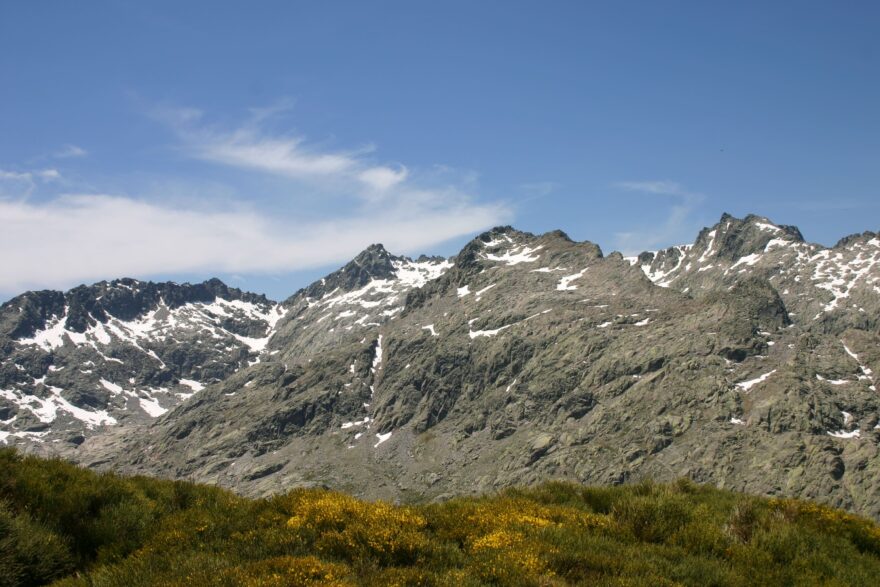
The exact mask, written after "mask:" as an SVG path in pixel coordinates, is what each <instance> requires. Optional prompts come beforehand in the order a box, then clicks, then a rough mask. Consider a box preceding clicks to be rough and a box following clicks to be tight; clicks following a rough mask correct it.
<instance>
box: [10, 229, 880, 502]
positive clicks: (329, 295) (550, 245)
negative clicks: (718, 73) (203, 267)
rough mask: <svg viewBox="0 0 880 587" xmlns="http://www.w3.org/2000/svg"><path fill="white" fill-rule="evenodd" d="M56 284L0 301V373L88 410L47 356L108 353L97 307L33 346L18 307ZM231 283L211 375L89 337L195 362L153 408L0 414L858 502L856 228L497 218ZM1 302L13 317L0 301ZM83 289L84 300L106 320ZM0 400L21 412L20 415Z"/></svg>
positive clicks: (268, 475) (15, 387)
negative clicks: (462, 237) (194, 385)
mask: <svg viewBox="0 0 880 587" xmlns="http://www.w3.org/2000/svg"><path fill="white" fill-rule="evenodd" d="M95 287H97V286H95ZM156 287H158V288H159V289H161V286H156ZM230 291H232V290H230ZM37 295H39V296H40V299H41V300H42V298H45V300H44V301H41V302H40V304H36V303H35V302H33V303H32V306H33V307H29V309H24V305H23V304H22V303H21V300H22V299H23V298H25V297H26V296H37ZM235 295H236V296H239V298H235V299H242V300H243V298H241V296H244V295H245V294H240V293H236V294H235ZM69 296H70V294H69V293H68V294H63V295H62V294H58V293H41V294H25V296H22V298H17V300H19V301H16V300H13V301H11V302H9V303H8V304H6V305H4V307H3V311H2V312H0V324H2V325H3V330H2V331H0V332H3V333H8V334H5V335H4V336H5V339H4V342H3V343H2V344H3V349H4V353H5V354H4V355H3V356H4V358H3V367H2V368H3V369H4V371H3V373H7V372H9V373H12V371H13V370H14V371H15V373H22V372H23V371H20V370H19V368H18V367H15V366H14V364H18V365H20V366H21V367H22V368H23V369H25V370H26V372H27V373H28V375H27V377H26V378H25V377H24V376H22V378H21V381H19V380H18V379H5V380H3V383H0V389H3V390H4V391H3V392H2V393H3V394H4V395H3V396H2V397H3V398H4V399H8V398H9V397H10V396H15V398H19V397H20V395H19V394H20V393H23V392H20V391H19V390H21V389H24V387H26V386H30V385H34V386H36V385H41V386H42V388H40V389H42V390H43V391H42V393H44V394H48V393H55V394H57V395H59V396H61V397H63V398H66V401H69V402H71V403H74V400H76V402H79V403H78V404H77V405H83V406H92V407H89V408H88V409H89V410H91V411H93V412H97V411H100V410H107V409H108V408H107V407H106V406H107V405H108V403H107V402H108V401H110V400H112V399H113V398H116V397H119V396H120V395H123V396H124V393H123V394H117V395H114V394H113V392H112V390H110V389H106V388H105V389H103V391H102V388H101V383H100V380H98V383H97V384H96V385H92V386H91V387H89V386H87V385H80V384H79V383H78V382H77V380H78V376H77V377H76V378H74V380H72V381H71V382H70V383H67V382H65V381H63V380H62V379H60V376H61V375H63V374H64V373H65V372H66V371H67V370H68V369H71V370H73V369H80V367H78V366H77V365H76V363H75V361H79V360H81V358H82V359H84V358H85V357H86V354H88V356H90V357H91V354H90V353H93V352H98V351H100V352H102V353H104V354H105V355H106V356H107V357H111V358H113V357H116V356H117V355H116V354H111V353H110V352H108V350H106V349H105V348H104V347H103V346H102V343H101V342H100V341H97V340H96V341H95V344H93V345H90V344H89V340H91V339H89V338H88V337H89V336H92V335H91V334H89V333H91V332H93V331H94V330H95V329H96V328H97V323H100V324H105V323H104V322H101V319H100V318H99V317H98V314H96V311H91V310H90V311H89V312H87V313H86V317H87V318H88V317H89V316H91V317H92V318H93V319H94V320H95V321H96V325H92V324H91V323H90V322H89V321H88V319H86V320H85V322H82V324H84V325H83V326H79V325H78V323H74V324H71V325H70V326H66V328H67V329H68V330H69V331H71V332H76V333H78V334H76V335H70V334H67V335H65V336H66V337H67V338H66V339H65V340H64V344H62V345H60V346H57V347H56V346H52V345H49V346H50V347H51V348H47V347H46V345H45V344H42V343H41V342H40V341H43V340H46V339H48V338H49V335H48V334H43V335H39V334H37V333H42V332H46V331H47V329H51V328H57V326H54V325H55V324H56V320H60V318H59V317H61V316H65V315H67V314H69V313H70V312H71V311H70V309H69V308H70V307H73V303H72V302H70V301H69V300H68V298H69ZM218 298H219V296H218ZM102 299H103V298H102ZM224 299H225V298H224ZM198 303H203V304H204V303H207V304H209V305H210V304H223V302H217V301H216V299H215V300H214V301H213V302H208V301H202V302H184V301H181V302H180V304H179V305H177V306H175V307H176V308H177V310H173V309H170V308H169V310H168V311H169V312H170V313H172V314H173V312H174V311H177V312H178V313H179V312H181V311H182V310H181V309H182V308H191V307H193V306H194V304H198ZM226 303H227V304H228V303H231V302H226ZM249 303H253V304H255V307H259V308H261V309H260V312H262V314H260V315H262V316H265V317H266V318H265V319H263V321H262V322H259V320H258V319H257V315H256V310H254V311H253V312H252V313H251V314H250V316H251V317H252V318H253V319H254V320H255V322H253V323H252V324H251V326H252V330H249V331H247V333H245V334H243V333H242V331H240V330H235V331H233V330H228V332H230V340H240V339H239V338H238V337H244V338H247V337H257V336H258V335H261V336H262V337H263V338H259V339H258V340H261V341H265V342H264V343H261V345H262V346H261V347H260V348H259V349H256V348H254V346H253V345H252V346H247V345H245V347H242V348H240V355H239V359H238V362H237V363H234V364H232V363H222V364H224V365H227V367H226V369H225V370H222V369H218V370H217V374H216V375H214V376H213V377H214V379H212V380H207V379H206V378H204V377H203V376H201V375H196V374H195V373H197V372H196V371H194V368H195V367H194V366H193V365H192V363H193V361H191V362H190V363H187V362H186V360H185V359H184V358H183V357H184V356H185V355H186V352H183V351H181V353H180V355H179V356H180V358H179V359H177V360H176V361H172V360H171V359H170V358H168V357H169V356H170V355H168V354H167V353H166V354H163V352H164V351H163V347H162V345H160V344H159V341H158V338H159V335H158V334H155V331H150V332H153V334H152V335H151V336H150V337H147V338H135V340H134V341H133V342H132V341H129V342H127V343H125V344H127V345H133V344H134V343H135V342H136V343H137V345H139V347H140V348H141V350H139V349H138V348H137V347H136V346H130V347H129V346H124V345H123V344H122V342H116V341H114V342H113V343H112V344H111V346H112V345H118V346H119V347H120V349H121V348H123V347H124V348H126V349H128V350H127V351H126V352H127V353H128V354H126V355H125V359H123V360H125V361H126V363H125V365H128V362H129V361H130V360H132V359H133V357H135V356H139V357H140V356H145V359H144V360H145V361H148V360H152V361H153V362H154V363H155V359H152V357H151V356H150V354H149V352H150V351H154V352H155V353H156V355H157V356H158V357H159V358H160V359H161V360H162V361H163V362H164V364H165V366H166V369H167V370H168V371H169V374H168V375H161V374H162V373H164V371H161V370H159V371H156V372H151V374H152V375H150V376H152V377H168V378H169V379H168V380H169V381H170V382H172V384H173V382H174V377H178V378H180V377H192V378H193V379H197V380H199V381H202V382H203V383H205V384H207V386H206V387H205V389H203V390H201V391H199V392H198V393H195V394H194V395H193V396H192V397H188V398H187V399H185V400H182V401H180V403H179V405H176V407H174V406H172V405H171V404H168V408H169V411H168V412H167V413H164V414H162V415H157V417H156V418H149V417H147V416H144V417H142V418H136V417H134V416H130V417H128V418H127V419H123V418H121V417H119V418H116V416H114V418H116V419H117V422H116V423H115V424H113V425H111V424H110V423H109V422H101V423H96V424H95V426H94V427H93V428H88V427H82V426H81V427H80V428H79V429H78V430H76V431H74V430H73V429H66V432H65V434H68V435H70V434H72V433H73V432H76V434H77V435H78V436H77V437H76V438H75V439H74V438H73V437H72V436H71V437H70V439H69V440H67V441H62V442H49V441H48V439H53V440H55V439H57V438H56V437H54V436H53V435H56V436H57V437H58V438H60V437H61V436H60V433H58V432H56V431H55V428H56V424H55V422H42V421H37V420H39V419H36V420H35V419H34V418H33V417H32V416H33V413H34V410H33V409H32V408H33V407H35V406H37V403H30V404H29V403H25V402H23V401H18V402H15V401H7V402H6V403H4V404H2V406H0V407H3V406H5V407H4V408H3V409H6V410H7V414H6V415H5V416H4V421H7V422H10V421H11V422H12V424H6V426H7V427H8V428H7V430H8V432H7V437H6V440H7V441H14V442H19V443H26V444H27V445H28V446H31V447H37V448H36V449H38V450H44V451H50V450H54V451H56V452H59V453H60V454H63V455H65V456H67V457H68V458H71V459H74V460H77V461H79V462H82V463H84V464H88V465H91V466H96V467H103V468H113V469H117V470H122V471H125V472H130V473H147V474H154V475H156V474H157V475H162V476H166V477H186V478H191V479H196V480H200V481H207V482H212V483H218V484H221V485H224V486H228V487H232V488H234V489H236V490H237V491H240V492H242V493H246V494H251V495H264V494H268V493H272V492H277V491H282V490H285V489H289V488H291V487H298V486H312V485H324V486H331V487H335V488H339V489H343V490H346V491H350V492H352V493H354V494H357V495H360V496H366V497H374V498H375V497H380V498H385V499H442V498H445V497H448V496H451V495H456V494H462V493H469V492H483V491H488V490H492V489H495V488H499V487H503V486H506V485H510V484H523V483H526V484H527V483H535V482H540V481H544V480H547V479H572V480H578V481H584V482H589V483H620V482H626V481H630V480H637V479H642V478H653V479H656V480H670V479H674V478H677V477H682V476H687V477H690V478H693V479H695V480H697V481H700V482H708V483H713V484H716V485H718V486H722V487H726V488H732V489H738V490H744V491H749V492H753V493H761V494H769V495H797V496H802V497H809V498H814V499H818V500H821V501H824V502H828V503H831V504H834V505H837V506H842V507H846V508H848V509H851V510H853V511H857V512H860V513H863V514H866V515H870V516H873V517H875V518H877V517H880V454H878V447H880V425H878V421H880V395H878V392H877V389H876V375H875V371H876V370H877V369H880V327H878V322H877V320H878V315H880V314H878V312H880V238H878V236H877V235H876V234H874V233H865V234H862V235H855V236H853V237H848V238H845V239H842V240H841V241H840V242H839V243H838V244H837V245H835V246H834V247H832V248H830V249H829V248H824V247H821V246H819V245H814V244H809V243H807V242H805V241H804V239H803V237H802V236H801V234H800V232H799V231H798V230H797V229H796V228H793V227H788V226H783V225H776V224H774V223H772V222H771V221H769V220H768V219H766V218H762V217H757V216H749V217H746V218H745V219H741V220H740V219H736V218H733V217H731V216H728V215H725V216H723V217H722V218H721V220H720V222H719V223H718V224H717V225H715V226H714V227H712V228H709V229H705V230H704V231H702V232H701V233H700V235H699V236H698V238H697V240H696V241H695V242H694V244H693V245H685V246H680V247H673V248H671V249H667V250H665V251H658V252H651V253H643V254H642V255H639V256H638V257H633V258H624V257H623V256H621V255H620V254H619V253H612V254H610V255H608V256H604V255H603V253H602V251H601V250H600V249H599V247H598V246H596V245H595V244H592V243H589V242H573V241H572V240H571V239H569V238H568V237H567V236H566V235H565V234H564V233H562V232H559V231H556V232H551V233H547V234H544V235H532V234H528V233H523V232H519V231H517V230H514V229H512V228H510V227H500V228H497V229H494V230H492V231H489V232H487V233H485V234H482V235H480V236H478V237H477V238H475V239H474V240H473V241H471V242H470V243H468V244H467V245H466V246H465V247H464V248H463V249H462V251H461V252H460V253H459V254H458V255H457V256H456V257H455V258H452V259H449V260H444V259H438V258H421V259H419V260H416V261H413V260H411V259H407V258H403V257H395V256H393V255H391V254H389V253H388V252H387V251H385V250H384V249H383V248H382V247H381V246H378V245H374V246H371V247H370V248H368V249H367V250H365V251H364V252H363V253H362V254H361V255H359V256H358V257H357V258H356V259H355V260H354V261H352V262H351V263H349V264H348V265H346V266H345V267H343V268H342V269H340V270H339V271H337V272H335V273H333V274H331V275H329V276H327V277H326V278H324V279H323V280H320V281H319V282H316V283H315V284H313V285H311V286H309V287H308V288H305V289H303V290H301V291H300V292H297V293H296V294H294V295H293V296H292V297H291V298H289V299H288V300H286V301H285V302H283V304H279V305H274V304H272V303H271V302H266V303H265V305H260V304H261V303H262V300H256V299H253V300H251V301H250V302H249ZM155 304H158V306H152V305H149V304H147V305H146V306H143V309H142V310H141V312H142V313H140V314H133V315H128V314H127V315H125V317H126V318H127V319H128V320H129V321H130V320H137V319H142V318H138V317H139V316H143V315H144V314H143V312H146V313H147V315H149V313H150V312H158V310H156V307H159V308H162V307H164V306H163V304H164V305H165V306H170V304H169V302H168V301H167V300H165V298H163V297H162V296H159V297H157V298H155ZM138 307H141V306H138ZM224 307H225V305H224ZM17 308H23V309H22V310H20V311H19V310H18V309H17ZM65 308H68V309H67V310H65ZM15 312H18V313H19V314H25V313H27V316H28V317H27V318H21V320H22V321H30V322H29V324H31V323H32V324H31V325H25V326H20V325H19V322H16V321H15V320H14V318H15V315H14V313H15ZM108 315H110V316H111V317H110V318H108V319H107V320H108V322H107V324H110V323H114V320H122V318H114V317H113V316H115V314H109V310H108ZM53 316H54V317H53ZM269 317H271V319H269ZM157 320H158V319H157ZM58 323H61V322H60V321H59V322H58ZM260 324H262V330H261V329H260ZM33 325H35V326H33ZM240 327H242V326H241V325H239V326H235V325H234V324H233V323H230V325H229V326H228V328H229V329H232V328H240ZM77 328H79V329H80V330H76V329H77ZM105 328H108V327H107V326H105ZM215 328H219V327H218V326H215ZM120 329H121V327H120ZM171 330H173V329H171ZM170 332H171V331H169V333H167V334H166V335H165V336H167V337H169V338H174V337H179V336H182V335H177V334H175V335H172V334H170ZM218 332H219V331H218ZM79 333H85V334H82V335H83V336H86V337H87V339H86V342H85V343H83V344H79V343H78V342H77V340H78V339H77V336H79V335H80V334H79ZM236 335H237V336H236ZM41 336H42V338H40V337H41ZM53 336H54V335H53ZM132 337H134V335H132ZM33 339H39V340H37V341H36V342H32V340H33ZM67 339H69V340H67ZM51 340H53V341H54V340H56V339H54V338H53V339H51ZM205 340H208V338H207V337H204V338H203V339H202V342H203V343H204V342H205ZM218 340H219V339H218ZM154 345H155V346H154ZM199 346H200V345H199V344H195V343H194V344H193V345H192V352H197V351H196V349H197V348H199ZM110 350H111V351H113V352H122V351H121V350H119V351H116V350H115V349H114V348H111V349H110ZM202 352H205V351H202ZM230 352H231V351H230ZM56 353H57V354H58V357H67V358H64V359H63V360H64V361H66V363H63V365H62V363H59V362H58V361H61V360H62V359H61V358H58V357H56ZM73 353H81V354H80V355H74V354H73ZM83 353H84V354H83ZM137 353H139V354H137ZM120 356H121V355H120ZM212 356H213V355H212ZM80 357H81V358H80ZM13 358H14V361H13ZM89 360H92V361H93V362H94V363H95V365H94V367H93V369H94V370H95V373H94V374H93V375H94V376H95V377H100V378H103V379H106V380H107V381H108V382H119V381H120V378H119V377H116V378H115V379H111V378H109V375H106V374H105V372H104V369H108V368H115V365H114V364H110V365H108V363H107V362H106V361H104V362H99V361H97V360H95V359H89ZM10 361H12V364H13V366H12V367H7V364H10ZM110 363H112V361H110ZM196 363H197V364H201V365H204V364H205V360H204V359H198V361H196ZM187 365H190V366H189V367H187ZM51 366H55V367H56V369H55V370H50V367H51ZM60 366H63V370H61V371H58V370H57V369H58V367H60ZM41 369H42V371H41ZM187 369H189V370H187ZM82 370H85V369H82ZM221 371H222V372H221ZM198 373H199V374H200V373H201V372H198ZM41 377H44V381H43V382H41V383H36V382H33V383H31V380H32V379H33V380H39V378H41ZM137 377H142V378H143V380H144V381H149V382H150V385H156V384H157V383H153V382H152V381H153V380H152V379H149V376H148V374H147V373H146V372H144V373H142V374H139V375H137V376H136V377H135V380H136V381H140V379H138V378H137ZM199 377H201V378H199ZM89 381H91V380H89ZM20 383H21V384H23V385H20ZM47 385H50V386H52V387H53V388H55V389H58V390H59V391H57V392H55V391H52V389H51V388H48V387H47ZM120 385H121V383H120ZM169 388H171V389H173V388H172V387H171V386H170V384H169ZM40 389H38V388H31V387H27V390H28V391H31V390H32V391H33V393H38V392H40ZM46 390H48V391H46ZM105 392H106V394H107V396H106V397H105V396H104V395H102V394H104V393H105ZM83 409H86V408H83ZM37 411H39V408H38V406H37ZM62 412H63V409H62V408H59V409H58V413H59V414H60V413H62ZM108 413H109V412H108ZM114 413H115V412H114ZM0 415H2V414H0ZM10 418H12V419H11V420H10ZM22 418H30V420H28V422H30V423H31V424H32V425H36V426H39V425H45V426H46V428H45V429H42V430H40V431H36V432H30V433H26V431H25V429H24V428H21V424H18V425H17V424H16V423H17V422H19V421H20V419H22ZM16 426H18V427H16ZM12 430H15V431H16V432H12ZM15 434H17V436H16V435H15ZM39 434H43V435H44V436H38V435H39ZM40 441H42V442H40Z"/></svg>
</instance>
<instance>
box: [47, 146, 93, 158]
mask: <svg viewBox="0 0 880 587" xmlns="http://www.w3.org/2000/svg"><path fill="white" fill-rule="evenodd" d="M88 154H89V152H88V151H86V150H85V149H83V148H82V147H80V146H79V145H64V146H63V147H62V148H61V149H60V150H59V151H57V152H56V153H54V154H53V155H52V156H53V157H55V158H56V159H72V158H75V157H85V156H86V155H88Z"/></svg>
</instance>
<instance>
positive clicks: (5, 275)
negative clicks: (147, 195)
mask: <svg viewBox="0 0 880 587" xmlns="http://www.w3.org/2000/svg"><path fill="white" fill-rule="evenodd" d="M451 196H452V197H451V200H452V203H451V205H449V206H445V207H438V206H436V205H425V204H424V203H416V204H413V205H410V206H407V207H395V208H394V209H383V210H381V211H377V212H376V213H374V214H368V215H357V216H340V217H336V218H329V219H326V220H323V221H320V222H310V223H297V222H296V221H295V220H291V219H279V218H274V217H271V216H268V215H265V214H261V213H259V212H256V211H253V210H242V209H234V208H229V209H226V210H222V211H209V210H205V209H189V210H180V209H177V208H176V207H173V206H165V205H157V204H154V203H149V202H145V201H141V200H137V199H134V198H127V197H117V196H108V195H66V196H61V197H59V198H56V199H55V200H52V201H50V202H48V203H46V204H33V203H29V202H26V201H8V200H0V225H2V226H3V227H4V230H3V231H0V248H2V249H3V250H5V251H14V252H15V254H12V255H8V256H7V257H6V258H5V259H4V262H3V263H2V264H0V291H3V292H7V293H10V294H11V293H17V292H20V291H24V290H26V289H31V288H43V287H54V288H67V287H70V286H72V285H76V284H77V283H80V282H91V281H96V280H99V279H112V278H115V277H121V276H126V275H129V276H130V275H134V276H139V277H148V276H150V275H155V274H160V273H161V274H169V273H187V272H196V271H197V272H224V273H240V274H254V273H262V272H283V271H290V270H297V269H305V268H313V267H320V266H323V265H327V264H330V263H337V262H342V261H345V260H348V259H349V258H351V257H352V256H353V255H354V254H355V253H356V252H358V251H359V250H361V249H363V248H364V247H365V246H366V245H367V244H369V243H372V242H383V243H385V245H386V246H387V247H388V248H389V249H390V250H392V251H410V252H414V251H422V250H426V249H428V248H429V247H431V246H432V245H436V244H438V243H441V242H443V241H445V240H448V239H450V238H454V237H457V236H461V235H465V234H469V233H472V232H474V231H477V230H480V229H482V228H484V227H486V226H490V225H492V224H494V223H498V222H501V221H504V220H506V219H507V217H508V211H507V210H506V209H505V208H504V207H503V206H500V205H495V204H489V205H475V204H471V203H468V202H467V201H466V200H464V199H462V198H458V199H457V201H456V197H455V195H454V194H451Z"/></svg>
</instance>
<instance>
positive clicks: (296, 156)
mask: <svg viewBox="0 0 880 587" xmlns="http://www.w3.org/2000/svg"><path fill="white" fill-rule="evenodd" d="M290 108H291V105H290V103H288V102H282V103H280V104H278V105H275V106H270V107H268V108H261V109H257V108H252V109H251V118H250V119H249V120H247V121H245V122H244V123H243V124H241V125H240V126H239V127H237V128H232V129H229V128H218V127H217V126H212V125H210V124H207V123H205V122H204V118H205V116H204V114H203V113H202V112H201V111H200V110H196V109H163V110H159V111H154V116H155V117H156V118H158V119H159V120H161V121H162V122H164V123H165V124H167V125H168V126H169V127H170V128H171V129H172V130H173V131H174V132H175V133H176V135H177V137H178V139H179V140H180V142H181V144H180V148H181V150H182V152H183V153H185V154H186V155H188V156H190V157H192V158H195V159H199V160H202V161H207V162H210V163H216V164H219V165H226V166H230V167H237V168H240V169H247V170H251V171H254V172H261V173H268V174H272V175H278V176H282V177H286V178H289V179H292V180H295V181H299V182H303V183H308V184H312V185H319V186H321V187H322V188H325V189H329V191H330V192H335V193H337V194H339V195H345V196H352V195H354V196H359V197H361V198H362V199H364V200H365V201H368V202H372V201H375V200H376V199H377V198H379V197H382V198H385V197H392V196H393V195H394V194H393V193H391V191H392V190H405V189H413V186H412V185H407V180H408V179H410V173H409V170H408V169H407V168H406V166H404V165H401V164H377V163H375V162H374V161H372V159H370V158H369V157H368V156H370V155H372V154H373V152H374V150H375V149H374V148H373V147H372V146H367V147H361V148H356V149H348V150H344V149H336V150H333V149H327V148H321V147H319V146H316V145H314V144H310V143H308V142H307V141H306V139H305V138H304V137H302V136H296V135H291V134H289V133H277V132H275V133H273V132H269V131H267V130H266V129H265V126H266V125H267V124H268V122H269V120H270V119H271V118H273V117H274V116H276V115H278V114H279V113H282V112H286V111H288V110H289V109H290ZM331 195H332V194H331Z"/></svg>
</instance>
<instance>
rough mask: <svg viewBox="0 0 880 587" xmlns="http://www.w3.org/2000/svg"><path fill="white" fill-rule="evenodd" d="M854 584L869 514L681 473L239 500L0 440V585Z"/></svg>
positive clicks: (878, 574) (879, 531) (875, 571)
mask: <svg viewBox="0 0 880 587" xmlns="http://www.w3.org/2000/svg"><path fill="white" fill-rule="evenodd" d="M53 581H54V582H55V583H54V584H55V585H59V586H65V587H74V586H85V585H98V586H103V585H125V586H133V587H136V586H148V585H180V586H185V585H230V586H233V585H255V586H257V585H258V586H282V585H456V586H457V587H466V586H470V585H568V584H589V585H594V584H598V585H701V586H702V585H755V584H764V585H870V584H878V581H880V527H878V525H876V524H875V523H873V522H871V521H868V520H866V519H863V518H859V517H857V516H854V515H851V514H848V513H845V512H842V511H839V510H835V509H831V508H828V507H825V506H820V505H817V504H815V503H811V502H806V501H799V500H793V499H764V498H758V497H753V496H746V495H739V494H735V493H731V492H726V491H719V490H717V489H713V488H709V487H705V486H699V485H695V484H693V483H691V482H689V481H681V482H678V483H675V484H671V485H659V484H653V483H642V484H638V485H630V486H623V487H613V488H596V487H582V486H579V485H573V484H567V483H566V484H563V483H548V484H546V485H543V486H541V487H537V488H533V489H510V490H505V491H503V492H501V493H500V494H497V495H493V496H486V497H479V498H460V499H454V500H451V501H448V502H445V503H441V504H424V505H402V506H398V505H391V504H387V503H382V502H372V503H371V502H364V501H360V500H357V499H355V498H352V497H349V496H347V495H344V494H341V493H335V492H331V491H322V490H294V491H291V492H290V493H287V494H285V495H279V496H276V497H273V498H269V499H261V500H252V499H246V498H243V497H240V496H237V495H235V494H233V493H231V492H228V491H225V490H222V489H219V488H216V487H210V486H205V485H196V484H193V483H187V482H182V481H174V482H172V481H162V480H156V479H150V478H144V477H132V478H127V477H119V476H116V475H111V474H104V475H98V474H95V473H93V472H90V471H86V470H83V469H79V468H76V467H74V466H71V465H69V464H66V463H64V462H61V461H48V460H42V459H37V458H32V457H23V456H21V455H19V454H17V453H16V452H14V451H13V450H10V449H3V450H0V585H2V586H5V585H40V584H45V583H52V582H53Z"/></svg>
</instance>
